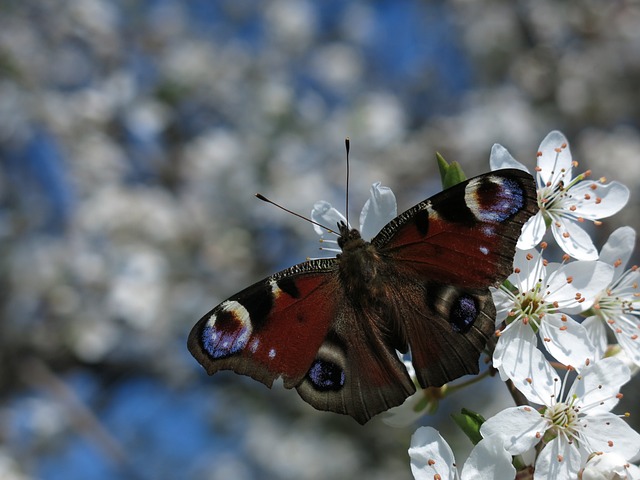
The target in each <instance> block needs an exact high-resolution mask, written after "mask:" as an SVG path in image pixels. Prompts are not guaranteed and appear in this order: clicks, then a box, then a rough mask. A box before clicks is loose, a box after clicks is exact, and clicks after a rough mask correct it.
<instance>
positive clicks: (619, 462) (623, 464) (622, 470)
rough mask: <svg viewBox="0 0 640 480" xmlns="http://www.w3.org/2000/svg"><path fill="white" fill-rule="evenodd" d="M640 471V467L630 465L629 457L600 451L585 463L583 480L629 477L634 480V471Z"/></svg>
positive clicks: (629, 479) (628, 478) (607, 479)
mask: <svg viewBox="0 0 640 480" xmlns="http://www.w3.org/2000/svg"><path fill="white" fill-rule="evenodd" d="M634 471H635V472H637V473H635V475H637V474H638V473H640V469H638V467H636V466H635V465H629V463H628V461H627V459H625V458H623V457H622V456H620V455H618V454H617V453H598V454H597V455H594V456H593V457H592V458H591V459H590V460H589V461H588V462H587V464H586V465H585V467H584V471H583V472H582V480H610V479H625V478H626V479H627V480H633V479H634V478H637V477H634V473H633V472H634Z"/></svg>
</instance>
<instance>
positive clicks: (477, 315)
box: [188, 170, 538, 424]
mask: <svg viewBox="0 0 640 480" xmlns="http://www.w3.org/2000/svg"><path fill="white" fill-rule="evenodd" d="M537 209H538V207H537V201H536V189H535V184H534V180H533V178H532V177H531V175H529V174H528V173H526V172H523V171H520V170H498V171H495V172H492V173H487V174H484V175H480V176H478V177H475V178H472V179H469V180H467V181H465V182H462V183H459V184H457V185H455V186H453V187H451V188H448V189H447V190H444V191H442V192H440V193H438V194H436V195H434V196H433V197H431V198H429V199H427V200H425V201H423V202H421V203H419V204H417V205H416V206H414V207H413V208H411V209H409V210H407V211H406V212H404V213H402V214H400V215H398V216H397V217H396V218H394V219H393V220H392V221H390V222H389V223H388V224H387V225H386V226H384V227H383V228H382V230H381V231H380V232H379V233H378V234H377V235H376V236H375V237H374V238H373V239H372V240H371V241H370V242H367V241H365V240H363V239H362V238H361V236H360V233H359V232H358V230H356V229H351V228H349V226H348V225H346V224H345V223H344V222H341V223H339V224H338V232H337V233H339V236H338V245H339V247H340V249H341V253H339V254H338V255H337V256H336V257H335V258H323V259H315V260H308V261H306V262H303V263H300V264H298V265H294V266H293V267H290V268H287V269H286V270H283V271H281V272H278V273H275V274H274V275H271V276H270V277H268V278H266V279H264V280H262V281H260V282H258V283H256V284H254V285H251V286H250V287H248V288H246V289H244V290H242V291H241V292H240V293H237V294H235V295H233V296H232V297H231V298H229V299H228V300H225V301H224V302H222V303H221V304H220V305H218V306H217V307H215V308H214V309H213V310H211V311H210V312H209V313H207V314H206V315H204V316H203V317H202V318H201V319H200V321H198V323H197V324H196V325H195V326H194V327H193V329H192V330H191V333H190V335H189V340H188V348H189V350H190V352H191V354H192V355H193V356H194V357H195V358H196V360H197V361H198V362H199V363H200V364H201V365H202V366H203V367H204V368H205V370H206V371H207V372H208V373H209V374H210V375H212V374H214V373H215V372H217V371H219V370H233V371H234V372H236V373H239V374H242V375H248V376H250V377H252V378H254V379H255V380H258V381H260V382H262V383H264V384H265V385H267V386H268V387H271V385H272V384H273V381H274V380H275V379H277V378H279V377H282V379H283V384H284V386H285V387H286V388H294V387H295V388H296V389H297V391H298V393H299V395H300V396H301V397H302V398H303V399H304V400H305V401H306V402H307V403H309V404H311V405H312V406H313V407H315V408H317V409H319V410H328V411H333V412H337V413H341V414H347V415H350V416H352V417H353V418H354V419H355V420H357V421H358V422H359V423H361V424H364V423H366V422H367V421H368V420H369V419H370V418H371V417H373V416H374V415H376V414H378V413H380V412H383V411H385V410H387V409H389V408H391V407H394V406H397V405H400V404H401V403H402V402H403V401H404V400H405V399H406V398H407V397H408V396H409V395H411V394H413V393H414V392H415V386H414V383H413V381H412V379H411V377H410V376H409V374H408V373H407V370H406V368H405V367H404V364H403V363H402V361H401V360H400V358H399V355H398V352H401V353H406V352H409V351H410V353H411V361H412V364H413V366H414V368H415V374H416V377H417V380H418V383H419V384H420V386H421V387H423V388H426V387H429V386H436V387H438V386H442V385H444V384H445V383H447V382H449V381H451V380H455V379H456V378H459V377H461V376H463V375H466V374H477V373H478V372H479V367H478V362H479V358H480V354H481V353H482V350H483V349H484V348H485V346H486V344H487V341H488V340H489V338H490V337H491V336H492V335H493V334H494V332H495V315H496V309H495V306H494V304H493V300H492V298H491V293H490V291H489V287H490V286H496V285H498V284H499V283H500V282H502V281H503V280H504V279H505V278H506V277H507V276H508V275H509V274H510V273H511V272H512V263H513V256H514V253H515V246H516V242H517V240H518V237H519V235H520V231H521V229H522V226H523V225H524V223H525V222H526V221H527V220H528V219H529V218H530V217H531V216H532V215H534V214H535V213H536V211H537Z"/></svg>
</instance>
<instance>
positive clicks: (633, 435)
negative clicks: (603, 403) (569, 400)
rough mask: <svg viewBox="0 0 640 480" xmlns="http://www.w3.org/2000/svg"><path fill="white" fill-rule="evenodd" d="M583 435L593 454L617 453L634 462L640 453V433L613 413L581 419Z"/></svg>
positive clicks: (587, 416)
mask: <svg viewBox="0 0 640 480" xmlns="http://www.w3.org/2000/svg"><path fill="white" fill-rule="evenodd" d="M581 423H582V425H583V428H582V430H581V434H582V436H583V437H585V438H586V439H587V441H586V442H584V443H585V444H586V445H585V446H587V447H588V448H589V449H590V450H591V452H605V453H616V454H618V455H620V456H621V457H624V458H625V459H627V460H632V459H633V458H635V457H636V456H637V455H638V454H639V453H640V433H638V432H636V431H635V430H634V429H633V428H631V427H630V426H629V424H627V422H625V421H624V420H622V419H621V418H620V417H618V416H617V415H614V414H613V413H600V414H597V415H586V416H585V417H583V418H581Z"/></svg>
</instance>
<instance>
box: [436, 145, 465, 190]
mask: <svg viewBox="0 0 640 480" xmlns="http://www.w3.org/2000/svg"><path fill="white" fill-rule="evenodd" d="M436 161H437V162H438V169H439V170H440V178H441V179H442V188H443V189H447V188H449V187H453V186H454V185H457V184H458V183H461V182H464V181H465V180H466V179H467V176H466V175H465V174H464V172H463V171H462V167H461V166H460V164H459V163H458V162H451V163H448V162H447V161H446V160H445V159H444V157H443V156H442V155H440V153H438V152H436Z"/></svg>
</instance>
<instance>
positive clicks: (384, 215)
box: [360, 182, 398, 240]
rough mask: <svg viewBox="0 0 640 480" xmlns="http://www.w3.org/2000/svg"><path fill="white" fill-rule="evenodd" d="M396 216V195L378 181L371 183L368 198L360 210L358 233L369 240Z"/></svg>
mask: <svg viewBox="0 0 640 480" xmlns="http://www.w3.org/2000/svg"><path fill="white" fill-rule="evenodd" d="M397 216H398V207H397V204H396V196H395V195H394V194H393V192H392V191H391V189H390V188H389V187H384V186H382V184H381V183H380V182H376V183H374V184H373V185H371V189H370V191H369V199H368V200H367V201H366V203H365V204H364V207H363V208H362V212H360V234H361V235H362V238H364V239H365V240H371V239H372V238H373V237H375V236H376V235H377V234H378V232H379V231H380V230H381V229H382V227H384V226H385V225H386V224H387V223H389V222H390V221H391V220H393V219H394V218H396V217H397Z"/></svg>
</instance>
